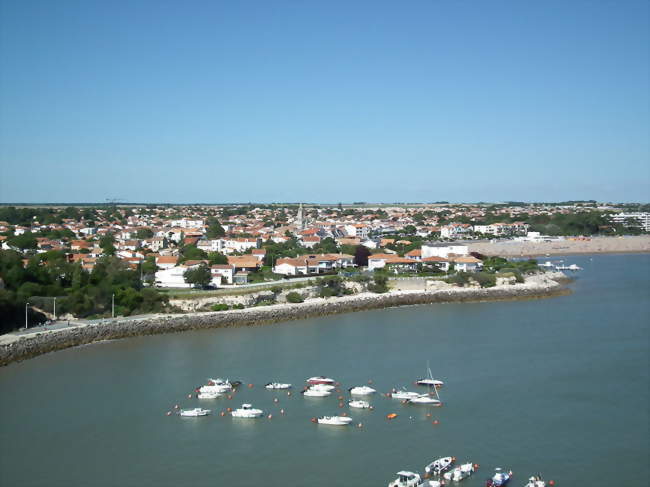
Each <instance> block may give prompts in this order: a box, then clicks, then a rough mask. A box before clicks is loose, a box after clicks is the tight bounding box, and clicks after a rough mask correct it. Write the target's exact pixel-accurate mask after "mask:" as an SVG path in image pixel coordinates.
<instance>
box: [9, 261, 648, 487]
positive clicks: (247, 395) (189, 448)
mask: <svg viewBox="0 0 650 487" xmlns="http://www.w3.org/2000/svg"><path fill="white" fill-rule="evenodd" d="M559 259H560V258H555V257H554V258H552V259H551V260H553V261H557V260H559ZM542 260H543V259H542ZM564 260H565V262H566V263H567V264H570V263H576V264H578V265H580V266H582V267H584V270H583V271H581V272H578V273H576V274H574V275H575V277H576V280H575V282H574V283H573V284H571V286H570V287H571V288H572V289H573V293H572V294H571V295H569V296H563V297H556V298H550V299H537V300H522V301H510V302H492V303H460V304H436V305H426V306H413V307H403V308H393V309H387V310H379V311H368V312H362V313H352V314H345V315H339V316H332V317H325V318H319V319H306V320H301V321H293V322H288V323H280V324H275V325H266V326H258V327H236V328H228V329H216V330H204V331H193V332H186V333H182V334H169V335H157V336H148V337H141V338H132V339H127V340H117V341H111V342H105V343H99V344H93V345H87V346H83V347H78V348H75V349H70V350H65V351H61V352H55V353H51V354H47V355H44V356H41V357H38V358H35V359H32V360H29V361H26V362H22V363H17V364H12V365H10V366H8V367H3V368H0V485H2V486H3V487H5V486H6V487H13V486H47V487H53V486H66V487H74V486H138V487H139V486H156V487H162V486H210V487H213V486H249V485H250V486H254V485H260V486H265V487H273V486H278V487H280V486H282V487H287V486H289V487H291V486H309V487H321V486H323V487H325V486H328V487H329V486H355V487H363V486H386V485H387V484H388V482H389V481H390V480H392V479H393V478H395V475H394V474H395V472H397V471H398V470H402V469H406V470H415V471H420V472H421V471H422V470H423V468H424V466H425V465H426V464H427V463H429V462H430V461H432V460H434V459H435V458H438V457H441V456H447V455H453V456H455V457H457V458H458V460H459V461H462V462H465V461H471V462H473V463H477V464H479V465H480V467H479V469H478V471H477V473H476V474H475V475H474V477H472V478H470V479H468V480H466V481H464V482H463V483H462V484H461V485H463V486H466V487H472V486H479V485H484V484H485V479H486V478H487V477H488V476H489V475H490V474H491V472H492V471H493V469H494V468H495V467H503V468H505V469H508V470H512V471H513V472H514V479H513V481H512V482H511V484H512V485H515V486H521V485H523V484H525V483H526V479H527V477H528V476H530V475H531V474H533V473H537V472H541V473H542V474H543V475H544V477H545V478H546V479H553V480H555V485H556V486H576V487H584V486H611V485H620V486H646V485H648V479H649V478H650V477H649V474H650V472H649V467H648V458H649V453H650V450H649V446H648V438H649V436H650V435H649V430H648V416H649V377H648V375H649V370H650V367H649V365H650V364H649V363H648V361H649V354H648V349H649V334H648V329H649V326H650V255H594V256H579V257H578V256H575V257H566V258H564ZM427 361H428V362H429V363H430V366H431V369H432V372H433V375H434V377H436V378H439V379H441V380H444V381H445V386H444V387H443V388H442V389H441V390H440V397H441V399H442V401H443V402H444V406H443V407H440V408H430V407H427V406H413V405H411V406H409V405H403V404H401V403H400V402H399V401H397V400H394V399H389V398H386V397H384V396H383V395H382V394H376V395H375V396H374V397H372V398H371V399H370V401H371V403H372V404H373V405H374V407H375V409H374V411H367V410H365V411H358V410H349V409H348V408H347V406H346V407H344V408H339V407H338V403H339V401H338V399H337V396H338V395H339V394H335V395H333V396H332V397H329V398H325V399H318V398H305V397H303V396H302V395H301V394H300V393H299V391H300V390H301V389H302V387H303V386H304V381H305V379H306V378H308V377H310V376H314V375H321V374H323V375H327V376H331V377H334V378H335V379H337V380H338V381H340V382H341V393H340V395H341V396H343V397H344V398H345V399H346V400H347V399H348V398H349V395H348V393H347V389H348V388H349V387H352V386H354V385H363V384H366V383H368V381H369V380H372V381H373V387H375V388H376V389H378V390H379V391H380V392H382V393H383V392H387V391H389V390H390V389H391V388H393V387H402V386H404V387H407V388H408V389H410V390H422V388H420V387H417V386H415V385H413V381H414V380H416V379H417V378H419V377H422V376H425V375H426V366H427ZM209 377H223V378H230V379H232V380H241V381H242V382H243V383H244V385H242V387H240V388H239V390H238V392H236V394H235V395H234V397H233V398H232V399H231V400H228V399H216V400H198V399H195V398H191V399H190V398H188V397H187V396H188V394H189V393H191V392H192V391H193V389H194V388H195V387H196V386H198V385H200V384H202V383H205V382H206V380H207V378H209ZM271 380H277V381H282V382H291V383H293V384H294V389H293V394H292V395H291V396H288V395H287V394H286V392H280V391H268V390H265V389H264V388H263V385H264V384H266V383H267V382H269V381H271ZM249 383H250V384H253V387H252V388H249V387H248V386H247V385H248V384H249ZM275 398H277V399H278V402H277V403H276V402H274V401H273V399H275ZM243 402H250V403H252V404H253V405H254V406H256V407H259V408H261V409H264V410H265V411H266V412H267V414H272V415H273V417H272V419H268V418H266V417H265V418H263V419H258V420H243V419H233V418H231V417H229V416H226V417H222V416H221V415H220V414H219V412H221V411H223V410H225V409H226V408H228V407H233V408H234V407H239V405H241V404H242V403H243ZM176 404H178V405H180V406H182V407H186V408H188V407H196V406H199V405H201V406H203V407H207V408H210V409H212V410H213V412H214V414H212V415H211V416H208V417H205V418H181V417H179V416H177V415H171V416H167V415H166V413H167V411H170V410H171V409H172V408H173V407H174V405H176ZM280 409H284V411H285V414H284V415H282V414H280ZM343 411H345V412H347V413H348V414H350V416H352V417H353V418H354V423H355V425H356V424H357V423H362V424H363V427H362V428H358V427H356V426H355V427H347V428H345V427H331V426H330V427H328V426H323V425H315V424H313V423H311V422H310V421H309V420H310V418H312V417H315V416H320V415H324V414H337V413H340V412H343ZM388 413H396V414H398V417H397V418H396V419H394V420H392V421H389V420H387V419H386V415H387V414H388ZM428 413H430V415H431V416H430V417H428V416H427V414H428ZM434 421H437V422H438V424H434Z"/></svg>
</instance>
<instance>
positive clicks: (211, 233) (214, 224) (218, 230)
mask: <svg viewBox="0 0 650 487" xmlns="http://www.w3.org/2000/svg"><path fill="white" fill-rule="evenodd" d="M207 223H208V229H207V231H206V236H207V237H208V238H219V237H223V236H224V235H225V234H226V231H225V230H224V229H223V227H222V226H221V224H220V223H219V220H217V219H216V218H208V222H207Z"/></svg>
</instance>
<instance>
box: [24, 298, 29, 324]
mask: <svg viewBox="0 0 650 487" xmlns="http://www.w3.org/2000/svg"><path fill="white" fill-rule="evenodd" d="M28 306H29V303H25V330H26V329H27V308H28Z"/></svg>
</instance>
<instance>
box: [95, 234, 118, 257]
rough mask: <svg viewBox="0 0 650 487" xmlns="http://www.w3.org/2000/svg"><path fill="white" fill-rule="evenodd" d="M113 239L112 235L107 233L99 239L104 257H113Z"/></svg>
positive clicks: (114, 249) (114, 250)
mask: <svg viewBox="0 0 650 487" xmlns="http://www.w3.org/2000/svg"><path fill="white" fill-rule="evenodd" d="M114 244H115V237H114V236H113V234H112V233H107V234H106V235H104V236H103V237H102V238H100V239H99V246H100V247H101V248H102V252H103V253H104V255H115V252H116V250H117V249H116V248H115V245H114Z"/></svg>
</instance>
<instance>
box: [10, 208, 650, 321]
mask: <svg viewBox="0 0 650 487" xmlns="http://www.w3.org/2000/svg"><path fill="white" fill-rule="evenodd" d="M633 209H636V210H639V209H645V208H640V207H639V208H633ZM649 215H650V213H648V212H647V211H630V208H629V205H618V206H617V205H612V204H598V203H596V202H571V203H567V204H522V203H513V204H498V205H496V204H492V205H488V204H476V205H470V204H463V205H452V204H448V203H437V204H429V205H424V204H422V205H405V204H401V205H400V204H393V205H374V206H373V205H367V204H355V205H342V204H338V205H329V206H328V205H316V204H302V203H299V204H286V205H279V204H278V205H254V204H247V205H223V206H216V205H215V206H211V205H205V206H194V205H192V206H167V205H147V206H138V205H119V206H118V205H116V204H110V203H109V204H106V205H97V206H88V207H83V206H80V207H44V208H38V207H23V208H15V207H3V208H1V209H0V216H1V217H2V219H1V220H0V242H2V250H1V252H2V267H1V268H0V271H1V273H0V276H1V278H2V280H1V281H0V284H1V288H0V293H3V294H4V299H3V302H4V303H6V304H5V306H6V307H7V308H10V307H11V306H13V310H9V309H8V310H6V312H5V313H4V316H5V317H6V318H5V319H8V318H7V317H13V319H14V322H13V323H6V324H5V325H4V326H5V327H6V328H7V329H10V327H11V326H14V327H17V326H20V325H21V324H22V318H21V316H22V311H21V310H23V309H24V310H25V316H26V317H27V320H26V321H28V320H29V317H28V316H27V315H28V314H29V313H34V316H33V317H32V322H34V321H42V320H43V319H56V318H57V312H56V310H55V309H54V307H55V306H56V304H55V303H56V301H57V299H58V314H59V316H63V315H65V316H66V317H67V318H82V317H102V316H115V315H116V313H117V314H118V315H129V314H138V313H145V312H154V311H161V310H163V309H164V308H165V307H166V306H167V305H168V302H169V298H170V297H171V298H172V301H173V298H174V295H173V294H171V295H170V294H169V293H174V292H180V291H182V290H183V289H185V290H204V291H205V292H209V291H211V290H212V291H214V290H220V289H222V290H229V289H230V290H236V289H240V290H242V291H243V290H248V291H252V290H253V289H254V288H256V287H258V288H260V289H261V286H264V285H266V286H267V288H268V286H272V285H274V284H275V285H277V286H278V287H279V288H282V289H288V288H289V287H292V288H299V287H300V286H301V285H305V284H301V282H303V281H304V279H306V278H311V277H328V278H330V279H332V278H336V279H338V280H339V281H341V280H343V281H346V280H347V281H354V282H356V283H357V286H356V287H354V286H347V287H346V286H345V285H340V283H337V282H334V281H332V280H331V281H330V283H329V287H328V286H323V285H321V290H320V291H319V293H318V294H319V295H321V296H327V295H341V294H342V293H351V292H359V291H366V290H371V291H374V292H386V291H387V290H388V289H389V288H390V282H389V279H395V278H405V277H433V278H437V279H438V280H440V279H446V280H447V281H448V282H449V283H451V284H455V285H461V286H462V285H467V284H468V283H469V284H471V283H472V282H474V284H478V285H480V286H482V287H489V286H493V285H495V284H496V282H497V281H496V278H503V277H510V278H514V279H517V280H521V270H522V269H517V266H520V264H517V263H514V264H513V263H507V262H505V261H503V262H501V263H500V265H498V266H495V265H494V262H488V264H489V265H488V266H487V267H488V268H487V269H485V271H488V272H483V273H482V274H478V273H479V272H480V271H482V270H484V267H485V264H486V258H488V257H495V256H496V257H498V256H509V257H513V256H514V257H525V256H527V255H529V254H526V253H525V252H523V251H522V250H521V249H522V247H521V246H522V245H529V246H535V245H544V244H546V245H547V247H543V248H547V249H548V245H549V244H556V245H555V246H556V247H557V248H558V249H561V250H560V251H559V253H562V252H567V249H568V248H569V247H568V245H571V244H573V245H587V244H589V243H591V242H592V240H593V241H598V239H599V238H600V239H601V241H602V239H603V238H604V237H603V236H609V237H610V241H611V237H616V236H619V237H620V236H621V235H642V234H646V233H648V231H649V230H650V220H649ZM628 242H629V240H628ZM646 245H647V242H646ZM494 249H498V250H496V251H495V250H494ZM512 249H517V252H513V251H512ZM589 249H590V251H593V249H592V248H591V247H589ZM621 250H622V251H625V248H622V249H621ZM632 250H635V249H632ZM641 250H643V249H641ZM552 253H558V252H552ZM568 253H570V250H569V252H568ZM44 269H50V270H52V269H57V271H56V273H57V276H55V278H54V279H49V280H48V279H47V278H45V277H44V275H45V274H46V273H45V272H44ZM525 270H529V269H525ZM490 271H491V272H490ZM496 271H500V272H501V273H500V274H499V275H496V274H495V272H496ZM120 273H121V274H120ZM116 275H121V276H122V277H123V278H121V279H118V278H115V276H116ZM124 276H128V277H124ZM476 276H480V277H476ZM107 278H108V280H109V281H110V279H112V281H111V282H110V283H109V285H108V286H106V285H104V284H106V281H107ZM454 279H455V282H454ZM100 281H102V282H100ZM93 283H94V284H95V287H96V288H97V289H95V287H93ZM312 283H313V281H312ZM359 283H361V284H363V285H362V286H361V287H359V285H358V284H359ZM156 290H159V291H161V292H158V291H156ZM162 291H164V292H162ZM276 294H277V293H276ZM305 296H306V295H305V294H304V293H303V295H299V293H293V295H292V297H291V298H289V299H294V300H295V301H301V300H302V299H304V297H305ZM282 297H283V299H286V296H282ZM213 303H214V300H213ZM258 304H259V303H258ZM215 306H222V307H221V308H220V309H227V307H228V306H227V305H223V303H220V304H217V305H215ZM224 306H225V307H224ZM231 306H232V304H231ZM183 309H185V310H186V309H188V306H187V305H186V303H181V306H180V310H183ZM192 309H196V306H195V305H193V308H192ZM215 309H216V308H215ZM12 311H13V312H12Z"/></svg>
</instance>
